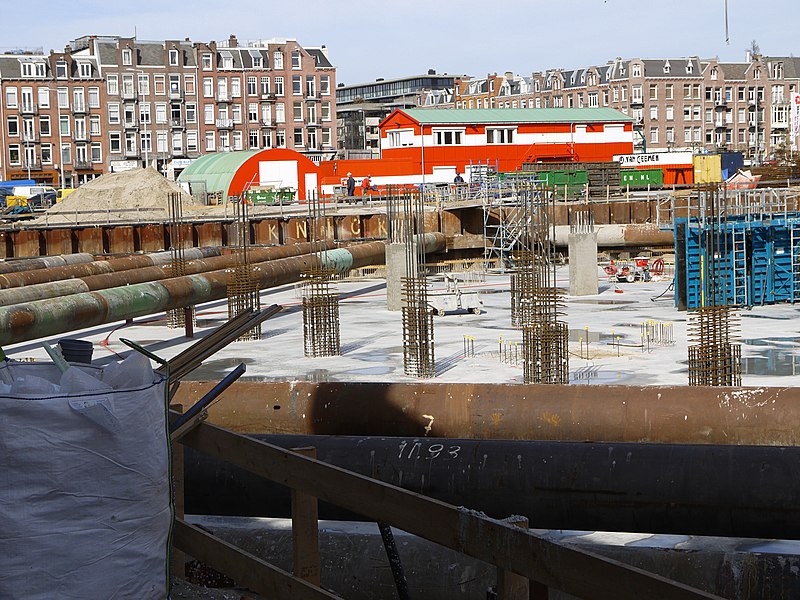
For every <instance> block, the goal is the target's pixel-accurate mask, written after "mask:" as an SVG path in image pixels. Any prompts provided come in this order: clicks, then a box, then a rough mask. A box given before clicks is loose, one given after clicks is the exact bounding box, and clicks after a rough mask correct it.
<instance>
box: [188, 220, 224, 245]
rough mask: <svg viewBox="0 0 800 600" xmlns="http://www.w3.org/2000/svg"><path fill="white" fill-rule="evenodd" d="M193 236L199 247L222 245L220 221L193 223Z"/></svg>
mask: <svg viewBox="0 0 800 600" xmlns="http://www.w3.org/2000/svg"><path fill="white" fill-rule="evenodd" d="M194 238H195V239H196V240H197V245H198V246H200V247H204V246H222V223H195V225H194Z"/></svg>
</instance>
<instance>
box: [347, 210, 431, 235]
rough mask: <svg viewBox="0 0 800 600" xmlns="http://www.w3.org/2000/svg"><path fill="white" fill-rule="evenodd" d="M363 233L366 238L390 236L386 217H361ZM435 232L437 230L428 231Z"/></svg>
mask: <svg viewBox="0 0 800 600" xmlns="http://www.w3.org/2000/svg"><path fill="white" fill-rule="evenodd" d="M360 220H361V233H362V234H363V237H365V238H385V237H387V236H388V235H389V229H388V227H387V226H386V215H384V214H378V215H361V216H360ZM428 231H435V230H428Z"/></svg>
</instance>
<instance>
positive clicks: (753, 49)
mask: <svg viewBox="0 0 800 600" xmlns="http://www.w3.org/2000/svg"><path fill="white" fill-rule="evenodd" d="M747 51H748V52H749V53H750V54H751V55H752V56H755V55H756V54H761V47H760V46H759V45H758V42H757V41H755V40H753V41H752V42H750V47H749V48H748V49H747Z"/></svg>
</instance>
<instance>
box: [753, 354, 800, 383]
mask: <svg viewBox="0 0 800 600" xmlns="http://www.w3.org/2000/svg"><path fill="white" fill-rule="evenodd" d="M742 375H774V376H777V377H784V376H787V375H800V356H798V355H797V354H795V352H794V351H793V350H781V349H778V348H769V349H766V350H759V351H758V352H757V353H756V355H755V356H743V357H742Z"/></svg>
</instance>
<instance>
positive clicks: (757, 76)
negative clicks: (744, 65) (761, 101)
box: [753, 67, 761, 79]
mask: <svg viewBox="0 0 800 600" xmlns="http://www.w3.org/2000/svg"><path fill="white" fill-rule="evenodd" d="M753 78H754V79H761V69H759V68H758V67H756V68H755V69H753Z"/></svg>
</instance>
